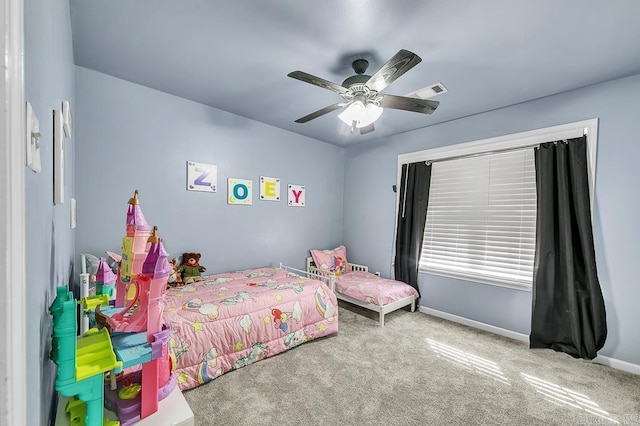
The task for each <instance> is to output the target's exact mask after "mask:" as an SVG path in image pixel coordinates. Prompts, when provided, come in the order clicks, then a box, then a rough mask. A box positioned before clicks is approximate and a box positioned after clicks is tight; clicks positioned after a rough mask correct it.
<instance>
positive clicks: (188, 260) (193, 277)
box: [178, 253, 207, 284]
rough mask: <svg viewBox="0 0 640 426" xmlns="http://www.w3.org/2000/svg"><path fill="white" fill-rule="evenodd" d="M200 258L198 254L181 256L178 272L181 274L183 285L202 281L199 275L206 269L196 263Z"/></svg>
mask: <svg viewBox="0 0 640 426" xmlns="http://www.w3.org/2000/svg"><path fill="white" fill-rule="evenodd" d="M200 256H201V255H200V253H183V254H182V265H180V267H179V268H178V271H179V272H180V273H181V274H182V281H183V282H184V283H185V284H189V283H193V282H196V281H203V280H204V279H203V278H202V277H201V276H200V273H201V272H204V271H206V270H207V268H205V267H204V266H202V265H200V264H199V263H198V262H199V261H200Z"/></svg>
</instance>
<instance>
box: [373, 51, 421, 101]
mask: <svg viewBox="0 0 640 426" xmlns="http://www.w3.org/2000/svg"><path fill="white" fill-rule="evenodd" d="M421 61H422V58H420V56H418V55H416V54H415V53H413V52H409V51H408V50H404V49H400V51H398V53H396V54H395V55H393V58H391V59H389V60H388V61H387V62H386V63H385V64H384V65H383V66H382V67H381V68H380V69H379V70H378V71H376V73H375V74H374V75H372V76H371V78H369V80H368V81H367V82H366V83H365V85H366V86H367V87H369V89H371V90H375V91H376V92H380V91H382V89H384V88H385V87H387V86H388V85H389V84H391V83H393V82H394V81H396V79H397V78H398V77H400V76H401V75H402V74H404V73H405V72H407V71H409V70H410V69H411V68H413V67H415V66H416V65H418V64H419V63H420V62H421Z"/></svg>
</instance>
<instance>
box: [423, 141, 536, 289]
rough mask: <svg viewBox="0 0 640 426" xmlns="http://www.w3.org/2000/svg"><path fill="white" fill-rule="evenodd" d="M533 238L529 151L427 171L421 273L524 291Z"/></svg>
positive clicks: (478, 158) (533, 197) (530, 271)
mask: <svg viewBox="0 0 640 426" xmlns="http://www.w3.org/2000/svg"><path fill="white" fill-rule="evenodd" d="M535 237H536V181H535V165H534V152H533V148H527V149H520V150H515V151H506V152H500V153H495V154H485V155H480V156H473V157H464V158H458V159H452V160H446V161H441V162H436V163H434V164H433V165H432V171H431V188H430V191H429V206H428V209H427V221H426V225H425V229H424V241H423V243H422V254H421V257H420V271H421V272H428V273H440V274H445V275H451V276H455V277H460V278H465V279H469V278H473V279H474V280H475V281H481V282H482V281H489V282H491V283H501V284H508V285H513V286H522V287H526V288H530V287H531V284H532V280H533V260H534V254H535Z"/></svg>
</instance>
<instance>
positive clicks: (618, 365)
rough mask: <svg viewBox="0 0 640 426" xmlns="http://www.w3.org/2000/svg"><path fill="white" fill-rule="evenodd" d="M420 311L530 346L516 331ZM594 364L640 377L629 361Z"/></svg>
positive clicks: (603, 358) (597, 359) (608, 360)
mask: <svg viewBox="0 0 640 426" xmlns="http://www.w3.org/2000/svg"><path fill="white" fill-rule="evenodd" d="M418 310H419V311H420V312H422V313H424V314H427V315H431V316H434V317H438V318H442V319H446V320H448V321H452V322H457V323H458V324H462V325H467V326H469V327H473V328H477V329H480V330H484V331H488V332H490V333H494V334H498V335H500V336H504V337H508V338H510V339H514V340H519V341H521V342H524V343H526V344H527V345H528V344H529V336H528V335H526V334H522V333H518V332H515V331H511V330H507V329H505V328H500V327H496V326H494V325H489V324H485V323H483V322H480V321H474V320H471V319H468V318H465V317H460V316H458V315H453V314H449V313H447V312H442V311H438V310H436V309H431V308H426V307H424V306H419V307H418ZM592 362H595V363H596V364H601V365H606V366H608V367H611V368H615V369H616V370H622V371H626V372H627V373H631V374H637V375H640V365H637V364H632V363H630V362H627V361H621V360H619V359H616V358H610V357H608V356H604V355H598V356H597V357H595V358H594V359H593V361H592Z"/></svg>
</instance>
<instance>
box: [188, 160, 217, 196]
mask: <svg viewBox="0 0 640 426" xmlns="http://www.w3.org/2000/svg"><path fill="white" fill-rule="evenodd" d="M187 191H200V192H218V166H216V165H215V164H206V163H197V162H195V161H187Z"/></svg>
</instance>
